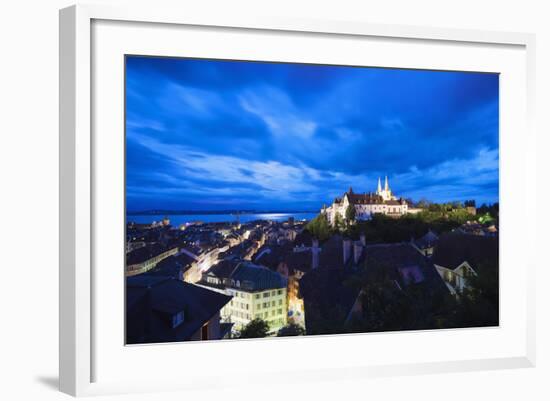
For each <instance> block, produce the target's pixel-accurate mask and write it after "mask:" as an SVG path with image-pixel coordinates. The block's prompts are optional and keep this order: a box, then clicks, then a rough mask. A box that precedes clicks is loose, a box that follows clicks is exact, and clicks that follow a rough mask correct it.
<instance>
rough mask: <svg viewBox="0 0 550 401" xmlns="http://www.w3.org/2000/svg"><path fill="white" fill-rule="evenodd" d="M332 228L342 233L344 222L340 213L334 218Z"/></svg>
mask: <svg viewBox="0 0 550 401" xmlns="http://www.w3.org/2000/svg"><path fill="white" fill-rule="evenodd" d="M334 227H335V228H336V229H337V230H338V231H342V230H343V229H345V222H344V219H343V218H342V215H340V213H336V216H334Z"/></svg>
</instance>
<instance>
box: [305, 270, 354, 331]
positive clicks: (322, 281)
mask: <svg viewBox="0 0 550 401" xmlns="http://www.w3.org/2000/svg"><path fill="white" fill-rule="evenodd" d="M355 274H356V273H355V272H353V271H352V270H351V269H343V268H318V269H314V270H310V271H309V272H307V273H306V274H305V275H304V276H303V277H302V278H301V279H300V296H301V297H302V298H303V300H304V308H305V319H306V327H307V328H308V333H318V332H323V331H324V330H326V328H323V327H322V325H323V321H331V322H333V323H332V324H334V325H336V326H339V325H341V324H344V322H345V319H346V317H347V316H348V314H349V312H350V310H351V308H352V306H353V304H354V303H355V300H356V299H357V296H358V295H359V292H360V287H359V286H353V285H350V279H351V278H352V277H353V276H354V275H355ZM335 328H337V327H335Z"/></svg>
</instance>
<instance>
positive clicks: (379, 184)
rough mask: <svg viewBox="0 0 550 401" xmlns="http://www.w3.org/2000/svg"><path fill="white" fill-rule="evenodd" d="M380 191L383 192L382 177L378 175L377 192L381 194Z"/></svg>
mask: <svg viewBox="0 0 550 401" xmlns="http://www.w3.org/2000/svg"><path fill="white" fill-rule="evenodd" d="M380 192H382V183H381V182H380V177H378V189H377V190H376V193H377V194H379V193H380Z"/></svg>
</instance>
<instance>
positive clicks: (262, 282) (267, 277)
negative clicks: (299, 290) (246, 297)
mask: <svg viewBox="0 0 550 401" xmlns="http://www.w3.org/2000/svg"><path fill="white" fill-rule="evenodd" d="M231 279H233V280H235V281H237V280H238V281H239V282H240V285H241V287H247V288H246V289H248V290H251V291H262V290H266V289H272V288H285V287H286V284H287V283H286V280H285V278H284V277H283V276H281V275H280V274H279V273H277V272H274V271H272V270H270V269H268V268H267V267H265V266H259V265H255V264H253V263H250V262H242V263H240V264H239V265H238V266H237V268H236V269H235V271H234V272H233V274H232V276H231Z"/></svg>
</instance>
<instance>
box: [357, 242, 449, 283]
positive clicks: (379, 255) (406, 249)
mask: <svg viewBox="0 0 550 401" xmlns="http://www.w3.org/2000/svg"><path fill="white" fill-rule="evenodd" d="M365 272H366V276H367V278H368V280H369V281H371V282H375V281H384V280H396V281H397V282H398V283H399V284H400V285H402V286H407V285H410V284H421V285H422V286H425V287H427V288H429V289H430V290H434V291H439V290H444V288H445V287H444V283H443V281H442V280H441V277H440V276H439V274H438V273H437V270H436V269H435V267H434V266H433V263H432V262H431V261H430V260H429V259H427V258H426V257H424V256H422V255H421V254H420V253H419V252H418V251H417V250H416V249H414V248H413V246H412V245H411V244H409V243H397V244H379V245H370V246H368V247H367V248H366V251H365Z"/></svg>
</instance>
